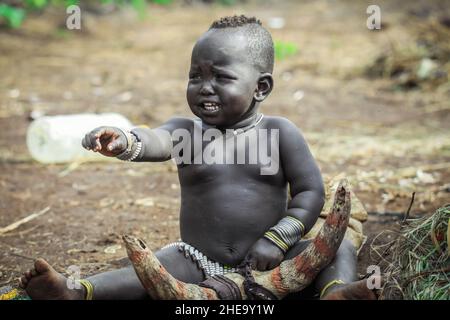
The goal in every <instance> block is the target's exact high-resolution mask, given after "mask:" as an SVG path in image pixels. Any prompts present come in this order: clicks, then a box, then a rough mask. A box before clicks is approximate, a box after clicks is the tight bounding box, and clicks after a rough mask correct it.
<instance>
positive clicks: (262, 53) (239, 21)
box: [209, 15, 274, 73]
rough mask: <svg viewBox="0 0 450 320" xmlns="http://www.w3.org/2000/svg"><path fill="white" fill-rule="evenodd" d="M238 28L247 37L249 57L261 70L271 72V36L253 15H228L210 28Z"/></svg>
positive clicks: (272, 63)
mask: <svg viewBox="0 0 450 320" xmlns="http://www.w3.org/2000/svg"><path fill="white" fill-rule="evenodd" d="M234 28H236V29H239V31H242V32H243V33H244V34H245V36H246V38H247V39H248V49H249V50H248V53H249V58H250V59H251V60H252V61H253V62H254V63H255V66H256V67H257V68H258V69H259V70H260V71H261V72H269V73H272V72H273V65H274V47H273V40H272V36H271V35H270V33H269V31H267V30H266V29H265V28H264V27H263V26H262V23H261V21H260V20H258V19H257V18H255V17H247V16H245V15H240V16H236V15H235V16H228V17H222V18H220V19H218V20H216V21H214V22H213V23H212V24H211V27H210V28H209V30H211V29H234Z"/></svg>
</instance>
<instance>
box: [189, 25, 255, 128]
mask: <svg viewBox="0 0 450 320" xmlns="http://www.w3.org/2000/svg"><path fill="white" fill-rule="evenodd" d="M246 50H247V49H246V39H245V37H244V36H243V35H242V34H240V33H238V32H232V31H231V32H230V31H224V30H214V29H213V30H210V31H208V32H207V33H206V34H205V35H204V36H202V37H201V38H200V40H199V41H198V42H197V43H196V45H195V47H194V49H193V51H192V58H191V69H190V71H189V82H188V87H187V100H188V104H189V107H190V108H191V111H192V112H193V113H194V114H195V115H196V116H197V117H199V118H201V119H202V120H203V121H204V122H206V123H208V124H211V125H216V126H230V125H233V124H235V123H236V122H239V121H240V120H243V119H245V118H247V117H250V116H251V115H253V114H254V113H255V112H256V111H257V110H255V109H256V108H253V109H252V110H251V111H250V112H248V113H247V111H248V110H249V108H250V107H251V106H252V104H253V103H254V100H253V97H254V94H255V91H256V89H257V83H258V79H259V76H260V72H259V71H258V70H257V69H256V68H255V67H254V66H253V64H252V63H251V62H250V61H249V57H248V54H247V51H246Z"/></svg>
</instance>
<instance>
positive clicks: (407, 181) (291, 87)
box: [0, 0, 450, 286]
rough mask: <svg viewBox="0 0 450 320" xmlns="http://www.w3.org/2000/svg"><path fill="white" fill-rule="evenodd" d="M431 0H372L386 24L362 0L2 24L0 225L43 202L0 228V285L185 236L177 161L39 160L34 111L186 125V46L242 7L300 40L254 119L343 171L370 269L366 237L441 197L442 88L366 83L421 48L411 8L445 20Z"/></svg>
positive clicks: (448, 172)
mask: <svg viewBox="0 0 450 320" xmlns="http://www.w3.org/2000/svg"><path fill="white" fill-rule="evenodd" d="M440 3H441V2H427V1H411V2H409V3H408V5H405V4H401V3H400V4H395V3H394V2H393V1H379V5H380V7H381V9H382V19H383V28H382V29H381V30H379V31H370V30H368V29H367V27H366V19H367V17H368V15H367V14H366V7H367V5H368V4H367V3H365V2H364V1H346V2H341V3H340V4H339V5H337V4H336V3H335V2H333V1H322V0H320V1H302V2H295V1H284V2H281V1H280V2H278V1H277V2H275V1H263V2H259V4H258V5H256V4H255V3H254V1H250V2H249V3H247V4H245V5H243V6H234V7H222V6H201V5H193V6H181V5H174V6H171V7H156V6H155V7H153V6H152V7H151V8H150V11H149V15H148V17H147V19H146V20H143V21H140V20H139V19H137V18H136V14H135V13H134V12H133V11H131V10H123V11H120V12H115V13H113V14H108V15H94V14H92V13H85V14H84V13H83V16H82V19H83V27H82V30H81V31H67V30H64V29H61V28H60V26H61V24H62V23H63V22H64V18H65V15H64V14H61V13H60V12H58V11H56V10H54V11H52V12H46V13H45V14H43V15H40V16H34V17H31V18H29V19H28V20H26V22H25V24H24V26H23V27H22V28H20V29H18V30H13V31H11V30H6V29H2V30H0V53H1V54H0V70H1V73H0V127H1V132H2V133H1V136H0V227H4V226H7V225H9V224H11V223H13V222H15V221H17V220H19V219H21V218H24V217H26V216H28V215H29V214H31V213H33V212H36V211H39V210H42V209H43V208H45V207H47V206H49V207H50V210H49V211H48V212H47V213H45V214H43V215H42V216H40V217H38V218H37V219H34V220H32V221H30V222H28V223H26V224H24V225H22V226H20V227H19V228H17V229H15V230H13V231H11V232H8V233H5V234H3V235H0V286H2V285H5V284H12V283H14V282H15V281H16V279H17V278H18V276H19V275H20V273H21V272H22V271H24V270H26V269H27V268H29V267H30V266H31V263H32V260H33V259H35V258H36V257H45V258H46V259H47V260H48V261H49V262H50V263H51V264H53V265H54V266H55V267H56V269H57V270H59V271H62V272H65V271H66V270H67V267H68V266H70V265H77V266H80V267H81V271H82V276H85V275H90V274H94V273H97V272H101V271H106V270H112V269H115V268H118V267H120V266H121V265H122V262H123V261H122V260H121V258H123V257H124V256H126V253H125V250H124V247H123V245H122V242H121V239H120V236H121V235H122V234H125V233H128V234H133V235H136V236H139V237H142V238H143V239H145V240H146V241H147V243H148V244H149V245H150V247H151V248H152V249H157V248H159V247H161V246H162V245H164V244H167V243H169V242H172V241H176V240H178V239H179V230H178V227H179V224H178V210H179V205H180V190H179V185H178V177H177V173H176V168H175V166H174V165H173V164H172V163H171V162H168V163H161V164H156V163H150V164H149V163H143V164H142V163H141V164H137V163H123V162H119V161H117V162H97V163H83V164H81V165H79V166H77V165H70V164H64V165H43V164H39V163H37V162H35V161H34V160H32V158H31V156H30V155H29V153H28V151H27V147H26V143H25V137H26V132H27V127H28V126H29V124H30V121H29V115H30V113H31V112H32V111H40V112H43V113H45V114H48V115H56V114H72V113H82V112H119V113H121V114H123V115H125V116H126V117H128V118H129V119H130V120H131V121H132V122H133V123H135V124H146V125H149V126H157V125H158V124H161V123H162V122H163V121H165V120H166V119H168V118H169V117H171V116H175V115H183V116H190V111H189V109H188V107H187V103H186V101H185V88H186V83H187V72H188V67H189V59H190V51H191V49H192V46H193V44H194V41H195V39H196V38H197V37H198V36H199V35H200V34H201V33H202V32H204V31H205V30H206V29H207V28H208V26H209V24H210V23H211V21H212V20H213V19H215V18H218V17H220V16H223V15H230V14H235V13H245V14H248V15H255V16H257V17H259V18H260V19H261V20H262V21H263V23H264V24H265V25H268V24H269V23H270V21H271V20H270V19H271V18H272V17H283V18H284V21H285V26H284V27H283V28H282V29H270V31H271V32H272V35H273V37H274V39H276V40H281V41H289V42H294V43H296V44H297V45H298V52H297V54H295V55H294V56H292V57H288V58H286V59H283V60H280V61H277V62H276V67H275V73H274V77H275V89H274V91H273V93H272V95H271V96H270V97H269V99H268V100H267V101H266V102H265V103H264V104H263V106H262V109H261V110H262V112H263V113H265V114H269V115H281V116H284V117H287V118H289V119H290V120H292V121H293V122H294V123H296V124H297V125H298V127H300V128H301V129H302V131H303V133H304V135H305V137H306V138H307V140H308V142H309V144H310V147H311V149H312V151H313V153H314V155H315V157H316V159H317V161H318V163H319V165H320V168H321V170H322V173H323V175H324V177H325V178H326V179H328V178H331V177H333V176H335V175H338V174H340V173H343V174H345V175H346V176H347V177H348V178H349V180H350V182H351V183H352V185H353V187H354V190H355V193H356V195H357V196H358V197H359V198H360V199H361V200H362V201H363V203H364V205H365V207H366V209H367V211H368V212H369V219H368V221H367V222H365V223H364V231H365V233H366V234H367V236H368V241H367V242H366V245H365V246H364V248H363V250H362V251H361V254H360V261H359V262H360V263H359V271H360V273H361V274H364V273H365V268H366V266H367V265H368V264H371V263H373V261H371V259H370V257H369V254H368V252H369V248H370V243H371V241H372V240H373V238H374V236H376V235H377V234H378V233H380V232H381V231H383V230H386V229H390V228H395V225H396V222H397V221H399V219H401V218H402V214H403V213H404V212H405V210H406V209H407V207H408V204H409V202H410V198H411V194H412V192H414V191H415V192H416V199H415V201H414V204H413V206H412V209H411V216H422V215H424V214H431V213H432V212H433V211H434V210H435V209H437V208H439V207H441V206H443V205H444V204H446V203H448V202H450V201H449V200H450V196H449V195H450V193H449V192H450V184H449V177H450V126H449V123H450V112H449V110H450V106H449V104H448V101H449V95H450V94H449V92H450V89H449V87H448V85H447V87H446V86H440V87H439V89H438V88H435V87H428V88H423V87H418V88H415V89H413V90H401V89H398V88H397V89H396V88H394V87H393V83H392V81H391V79H387V78H377V79H369V78H367V77H365V76H364V74H363V70H365V68H367V67H368V66H369V65H370V64H372V63H373V61H374V60H375V59H376V58H377V57H378V56H379V55H380V54H381V53H383V52H385V51H386V50H388V49H389V48H390V47H391V46H392V45H396V46H408V45H409V44H411V43H414V42H415V39H416V34H415V32H414V30H415V29H414V26H416V25H419V24H420V23H423V22H424V21H425V20H426V19H429V17H428V18H420V17H417V16H414V15H412V14H411V13H410V12H411V10H414V9H417V10H422V9H423V8H424V6H425V7H426V8H429V9H430V10H431V12H432V14H433V13H434V12H437V13H442V10H441V7H440V6H439V5H440ZM442 3H444V2H443V1H442ZM424 19H425V20H424Z"/></svg>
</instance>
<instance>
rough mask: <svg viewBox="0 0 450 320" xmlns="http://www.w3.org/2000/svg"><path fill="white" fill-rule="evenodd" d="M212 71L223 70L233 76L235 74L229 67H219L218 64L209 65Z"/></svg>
mask: <svg viewBox="0 0 450 320" xmlns="http://www.w3.org/2000/svg"><path fill="white" fill-rule="evenodd" d="M211 69H212V71H214V72H224V73H227V74H230V75H233V76H237V75H236V73H235V72H233V71H232V70H230V69H229V68H226V67H220V66H212V67H211Z"/></svg>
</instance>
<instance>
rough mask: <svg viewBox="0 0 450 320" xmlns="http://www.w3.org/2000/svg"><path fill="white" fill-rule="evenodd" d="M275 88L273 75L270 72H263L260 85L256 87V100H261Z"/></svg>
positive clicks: (259, 81)
mask: <svg viewBox="0 0 450 320" xmlns="http://www.w3.org/2000/svg"><path fill="white" fill-rule="evenodd" d="M272 89H273V77H272V75H271V74H270V73H263V74H261V75H260V76H259V79H258V86H257V87H256V90H255V94H254V95H253V97H254V98H255V100H256V101H258V102H261V101H263V100H264V99H265V98H267V96H268V95H269V94H270V92H271V91H272Z"/></svg>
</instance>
